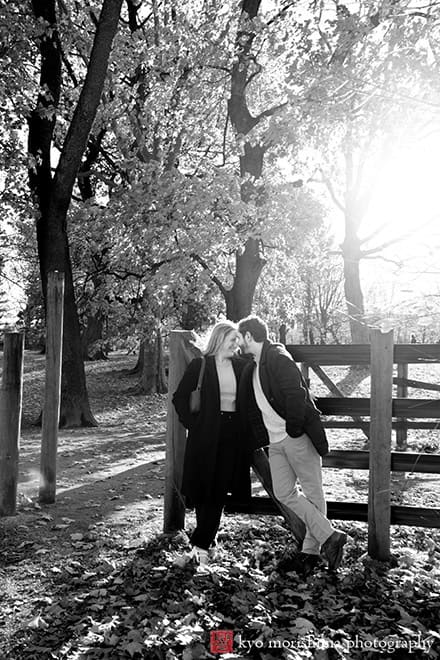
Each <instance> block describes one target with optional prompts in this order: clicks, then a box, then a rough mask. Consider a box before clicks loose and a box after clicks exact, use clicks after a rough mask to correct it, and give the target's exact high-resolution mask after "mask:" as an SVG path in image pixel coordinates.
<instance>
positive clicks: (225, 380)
mask: <svg viewBox="0 0 440 660" xmlns="http://www.w3.org/2000/svg"><path fill="white" fill-rule="evenodd" d="M215 366H216V367H217V375H218V384H219V387H220V410H223V411H225V412H234V411H235V409H236V405H235V400H236V398H237V379H236V378H235V373H234V368H233V366H232V362H231V360H224V361H222V362H219V361H217V360H216V361H215Z"/></svg>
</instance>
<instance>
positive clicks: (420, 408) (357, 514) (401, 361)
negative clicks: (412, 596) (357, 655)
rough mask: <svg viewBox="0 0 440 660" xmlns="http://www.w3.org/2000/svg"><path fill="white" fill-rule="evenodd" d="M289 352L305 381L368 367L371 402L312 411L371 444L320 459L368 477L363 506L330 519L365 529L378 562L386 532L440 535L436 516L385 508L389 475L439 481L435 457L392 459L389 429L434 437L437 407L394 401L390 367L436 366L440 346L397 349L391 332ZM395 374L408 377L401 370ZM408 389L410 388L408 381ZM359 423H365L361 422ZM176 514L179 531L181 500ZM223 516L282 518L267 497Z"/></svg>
mask: <svg viewBox="0 0 440 660" xmlns="http://www.w3.org/2000/svg"><path fill="white" fill-rule="evenodd" d="M287 349H288V350H289V352H290V353H291V354H292V356H293V357H294V359H295V361H296V362H298V363H301V367H302V371H303V373H304V374H305V375H306V377H307V375H308V369H310V368H311V369H313V368H316V371H318V372H319V370H321V375H322V372H323V370H322V367H323V366H341V365H343V366H348V365H359V366H367V365H368V366H369V367H370V370H371V398H355V397H352V398H351V397H350V398H348V397H343V396H332V397H320V398H318V399H317V406H318V408H319V409H320V410H321V411H322V413H323V415H324V418H323V419H324V422H325V425H326V426H327V427H328V428H361V429H362V430H363V431H364V433H365V434H366V435H367V436H368V438H369V450H364V451H362V450H357V451H350V450H334V451H331V452H330V454H329V455H328V456H326V457H325V458H324V459H323V466H324V467H328V468H338V469H355V470H369V493H368V502H365V503H364V502H348V501H347V502H335V501H329V502H327V509H328V516H329V517H330V518H333V519H338V520H358V521H368V525H369V529H368V535H369V542H368V551H369V554H370V555H371V556H372V557H375V558H377V559H382V560H386V559H387V558H389V555H390V534H389V531H390V530H389V525H390V524H396V525H413V526H419V527H435V528H440V509H436V508H422V507H412V506H400V505H394V504H391V502H390V478H391V472H399V471H402V472H414V473H431V474H433V473H434V474H440V456H439V455H437V454H425V453H410V452H399V451H396V452H395V451H391V431H392V429H400V430H402V429H403V430H404V431H405V433H406V430H407V429H413V428H417V429H435V428H437V427H438V426H439V420H440V400H437V399H411V398H406V397H399V398H396V397H395V398H393V396H392V388H393V382H394V383H395V379H394V378H393V365H394V364H397V365H408V364H432V363H440V345H439V344H433V345H422V344H408V345H406V344H397V345H394V344H393V339H392V332H391V333H386V334H383V333H381V332H379V331H374V332H373V333H372V337H371V345H330V346H327V345H326V346H304V345H289V346H287ZM172 363H173V357H172V356H171V362H170V370H172V372H173V374H174V376H173V383H172V385H171V389H172V387H173V385H177V382H178V380H179V379H180V377H181V376H182V373H183V370H184V367H185V364H183V363H181V364H180V365H179V367H178V368H177V369H176V366H175V365H174V366H172ZM318 367H319V369H318ZM399 371H400V373H405V370H402V369H400V370H399ZM406 373H407V372H406ZM324 376H325V378H324V381H327V385H330V386H331V385H332V383H330V382H329V381H330V379H329V378H328V377H327V375H326V374H324ZM399 378H400V379H402V378H403V377H402V376H399ZM404 380H406V379H404ZM395 384H396V383H395ZM397 384H398V383H397ZM400 384H401V385H402V381H401V382H400ZM403 384H405V383H403ZM422 385H428V387H426V388H425V389H434V387H432V388H430V387H429V384H427V383H422ZM408 386H409V387H411V386H412V385H411V381H409V385H408ZM334 387H335V388H336V386H334ZM333 391H337V388H336V389H335V390H333ZM401 391H402V390H400V392H401ZM171 394H172V392H171ZM327 416H331V417H338V418H341V417H350V418H351V420H350V421H349V420H342V419H326V417H327ZM364 417H366V418H368V419H367V420H365V419H362V418H364ZM408 418H409V419H408ZM426 420H429V421H426ZM434 420H436V421H434ZM175 425H176V420H175V417H174V416H173V414H172V411H171V412H170V417H169V424H168V449H167V466H168V467H167V474H168V480H167V481H168V503H167V501H166V502H165V528H167V527H168V528H169V529H170V527H172V525H171V526H170V524H169V523H170V521H173V522H174V523H175V522H176V515H175V514H176V509H175V508H174V507H173V504H172V502H173V499H174V501H175V502H176V497H177V496H176V492H177V491H176V483H178V482H179V479H178V477H179V475H180V471H181V465H182V461H183V451H184V431H183V429H182V428H180V429H178V430H177V431H176V426H175ZM173 428H174V431H173ZM176 432H177V433H178V434H179V438H180V440H179V442H178V446H179V450H178V451H179V458H178V460H177V464H176V465H175V469H173V467H172V464H171V463H172V461H173V460H174V461H175V459H176V453H175V452H176V449H175V448H176V437H174V436H175V433H176ZM166 499H167V498H166ZM176 506H177V508H178V509H179V511H180V513H179V515H178V516H177V518H178V519H179V524H180V525H181V526H183V515H184V513H183V509H182V506H183V505H182V502H181V500H180V499H179V501H178V502H176ZM227 510H228V511H230V512H237V513H239V512H244V511H246V512H247V513H249V512H250V513H257V514H268V513H273V514H275V513H279V509H278V508H277V506H276V504H275V503H274V501H273V499H271V498H268V497H254V498H252V501H251V506H250V507H249V506H247V507H246V508H241V509H240V507H237V506H236V505H232V503H231V502H228V504H227ZM167 523H168V524H167Z"/></svg>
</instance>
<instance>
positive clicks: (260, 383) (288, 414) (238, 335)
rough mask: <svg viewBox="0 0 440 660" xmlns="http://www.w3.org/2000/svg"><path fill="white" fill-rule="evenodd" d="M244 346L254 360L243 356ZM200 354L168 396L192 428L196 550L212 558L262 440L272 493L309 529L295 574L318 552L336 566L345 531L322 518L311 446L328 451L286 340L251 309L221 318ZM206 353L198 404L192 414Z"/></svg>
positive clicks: (188, 460)
mask: <svg viewBox="0 0 440 660" xmlns="http://www.w3.org/2000/svg"><path fill="white" fill-rule="evenodd" d="M240 349H241V352H242V353H244V354H248V355H250V356H252V357H253V360H252V361H250V360H248V359H245V358H243V357H240V355H239V351H240ZM203 354H204V358H196V359H194V360H193V361H192V362H191V363H190V365H189V366H188V368H187V370H186V372H185V374H184V376H183V378H182V380H181V382H180V384H179V386H178V388H177V390H176V392H175V394H174V396H173V404H174V406H175V408H176V411H177V414H178V416H179V419H180V421H181V422H182V424H183V425H184V426H185V428H186V429H188V440H187V446H186V452H185V461H184V470H183V482H182V493H183V494H184V495H185V496H186V497H187V499H188V501H189V502H190V503H191V504H193V505H194V507H195V512H196V528H195V530H194V532H193V534H192V536H191V544H192V546H193V551H192V555H193V557H194V558H195V560H196V561H197V562H198V563H199V564H201V565H206V564H207V563H208V550H209V548H210V546H211V545H212V544H213V543H214V541H215V537H216V534H217V530H218V528H219V525H220V520H221V515H222V511H223V507H224V504H225V498H226V495H227V494H228V493H231V494H232V497H233V498H234V499H236V500H238V501H244V500H246V499H248V498H249V497H250V474H249V472H250V470H249V466H250V454H251V452H252V451H253V450H255V449H259V448H261V447H267V446H268V447H269V463H270V469H271V475H272V482H273V490H274V493H275V495H276V497H277V498H278V499H279V500H280V501H281V502H282V503H283V504H285V505H286V506H287V507H290V509H292V510H293V511H294V512H295V513H296V515H297V516H299V518H301V520H302V521H303V522H304V524H305V526H306V536H305V538H304V541H303V545H302V550H301V553H300V554H299V557H298V560H299V561H298V566H299V569H298V570H299V572H301V573H303V574H304V575H308V574H310V573H311V572H312V571H313V569H314V568H315V566H316V565H317V564H318V563H319V561H320V553H322V555H323V557H324V558H325V559H326V560H327V562H328V567H329V569H330V570H335V569H337V568H338V566H339V565H340V563H341V560H342V554H343V546H344V544H345V542H346V535H345V534H344V533H343V532H340V531H338V530H336V529H335V528H334V527H333V526H332V525H331V524H330V522H329V520H328V519H327V517H326V516H325V511H326V505H325V500H324V493H323V488H322V473H321V457H320V454H319V453H318V451H317V449H318V450H319V451H320V452H321V453H322V454H323V453H326V448H327V442H326V439H325V432H324V429H323V427H322V423H321V420H320V417H319V412H318V410H317V409H316V407H315V405H314V404H313V402H312V400H311V398H310V394H309V392H308V389H307V386H306V384H305V382H304V380H303V378H302V376H301V373H300V371H299V369H298V367H297V365H296V364H295V362H294V361H293V359H292V357H291V356H290V354H289V353H288V351H287V350H286V349H285V348H284V346H282V345H281V344H274V343H272V342H270V341H269V340H268V330H267V325H266V324H265V323H264V322H263V321H262V320H261V319H259V318H258V317H257V316H249V317H247V318H245V319H243V320H241V321H240V322H239V323H238V325H236V324H234V323H232V322H230V321H221V322H220V323H217V325H215V326H214V328H213V330H212V332H211V335H210V338H209V341H208V343H207V346H206V349H205V350H204V351H203ZM203 360H204V366H205V371H204V374H203V380H202V386H201V406H200V411H199V412H198V413H191V411H190V405H189V401H190V396H191V392H192V391H193V390H195V389H196V387H197V383H198V379H199V374H200V370H201V368H202V362H203ZM306 431H307V432H306ZM312 441H313V442H312ZM315 445H316V447H317V449H315ZM297 482H299V483H300V484H301V487H302V493H301V492H300V491H299V490H298V483H297Z"/></svg>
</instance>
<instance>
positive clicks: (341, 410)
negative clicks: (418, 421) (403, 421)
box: [315, 397, 440, 418]
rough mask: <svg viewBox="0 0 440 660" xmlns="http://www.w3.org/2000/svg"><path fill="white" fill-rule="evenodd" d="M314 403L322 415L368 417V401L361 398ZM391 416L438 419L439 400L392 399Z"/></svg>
mask: <svg viewBox="0 0 440 660" xmlns="http://www.w3.org/2000/svg"><path fill="white" fill-rule="evenodd" d="M315 402H316V405H317V407H318V408H319V410H320V411H321V413H322V414H323V415H340V416H346V417H353V415H356V416H358V415H359V416H363V417H365V416H367V417H368V416H369V415H370V399H366V398H362V397H359V398H355V397H346V398H341V397H317V398H316V399H315ZM392 416H393V417H413V418H420V417H428V418H429V417H431V418H432V417H438V418H440V399H392Z"/></svg>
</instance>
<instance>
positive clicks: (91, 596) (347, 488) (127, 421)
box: [0, 353, 440, 660]
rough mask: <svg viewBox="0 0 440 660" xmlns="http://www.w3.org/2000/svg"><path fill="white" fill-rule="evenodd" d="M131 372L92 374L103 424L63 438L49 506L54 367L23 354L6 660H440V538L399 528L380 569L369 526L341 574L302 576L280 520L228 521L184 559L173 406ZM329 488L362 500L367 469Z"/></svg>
mask: <svg viewBox="0 0 440 660" xmlns="http://www.w3.org/2000/svg"><path fill="white" fill-rule="evenodd" d="M132 361H133V360H131V362H132ZM129 362H130V360H128V359H127V357H126V356H122V355H118V356H112V359H111V360H109V361H107V362H99V363H94V364H89V365H87V371H88V384H89V390H90V395H91V401H92V407H93V410H94V412H95V413H96V416H97V419H98V421H99V423H100V426H99V428H97V429H86V430H84V429H78V430H75V431H62V432H60V440H59V468H58V494H57V502H56V504H55V505H52V506H44V507H43V508H40V506H39V505H38V503H37V498H36V494H37V491H38V467H39V443H40V433H39V430H38V429H35V428H34V427H32V426H31V421H32V420H33V419H35V418H36V416H37V414H38V410H39V406H40V405H41V393H42V369H43V367H44V358H43V357H42V356H38V355H36V354H30V353H29V354H27V355H26V367H25V370H26V380H25V383H26V385H25V392H24V424H23V426H24V429H23V437H22V451H21V464H20V487H19V491H20V507H19V512H18V514H17V516H15V517H11V518H4V519H1V520H0V553H1V560H0V562H1V563H0V598H1V610H0V658H5V659H6V658H7V659H8V660H9V659H11V660H21V659H22V658H23V659H35V660H40V659H42V660H45V659H46V658H47V659H49V658H66V659H67V658H68V659H71V660H73V659H79V658H110V659H114V660H118V659H119V658H121V659H122V660H123V659H124V658H134V659H136V658H146V659H151V660H154V659H156V658H157V659H159V660H162V659H163V660H171V659H173V658H179V659H180V658H182V659H183V660H192V659H198V658H200V659H202V658H225V659H229V658H261V659H263V660H270V659H272V658H288V659H296V658H317V659H318V660H324V659H326V658H370V657H371V658H375V657H383V658H406V657H407V658H438V657H440V628H439V621H440V569H439V559H440V533H439V532H438V531H434V530H423V529H415V528H408V527H403V528H396V527H394V528H393V531H392V551H393V555H394V559H395V561H394V562H393V563H392V564H390V565H387V564H385V565H383V564H380V563H376V562H373V561H371V560H370V559H368V557H367V555H366V548H367V538H366V525H364V524H361V523H352V522H350V523H348V522H347V523H340V524H339V526H340V527H341V528H343V529H345V530H346V531H347V532H348V533H349V534H350V536H351V539H352V540H351V541H350V543H349V546H348V548H347V552H346V556H345V560H344V564H343V566H342V568H341V569H340V570H339V571H338V574H337V575H336V576H335V575H332V574H330V573H329V572H328V571H327V570H326V569H325V568H322V569H320V570H318V571H317V572H316V573H315V574H314V575H313V576H311V577H309V578H308V579H307V580H304V579H303V578H299V577H298V576H297V575H296V573H294V572H286V568H283V566H286V561H285V560H286V556H287V559H288V556H289V552H290V550H289V549H290V548H292V537H291V535H290V533H289V531H288V530H287V529H286V528H285V526H284V523H283V521H282V520H281V519H280V518H275V517H265V518H263V517H257V516H231V515H228V516H225V517H224V520H223V524H222V528H221V533H220V537H219V544H218V547H217V550H216V554H215V557H214V558H213V559H212V561H211V564H210V567H209V569H208V571H207V572H200V570H197V569H196V567H195V566H194V565H193V564H192V563H191V562H186V560H185V553H186V552H187V550H188V539H187V536H186V534H185V533H183V532H182V533H180V534H179V535H178V536H176V537H174V538H170V537H166V536H164V535H163V534H162V517H163V484H164V455H165V446H164V431H165V422H166V418H165V409H166V397H160V396H151V397H145V396H140V395H139V394H136V393H135V390H134V386H135V384H136V379H135V378H134V377H133V376H129V375H128V374H127V373H126V372H123V371H122V369H123V368H125V367H128V366H130V364H129ZM343 440H344V442H345V444H347V443H351V444H353V443H355V444H356V443H358V445H359V446H360V443H362V442H363V440H362V438H361V437H359V435H358V437H357V439H356V438H354V439H353V437H346V438H343ZM415 440H416V442H420V443H422V442H424V441H425V440H426V439H423V438H416V439H415ZM340 441H341V433H340V432H339V434H338V436H337V439H332V446H336V445H335V444H334V443H335V442H340ZM431 477H432V475H431ZM325 480H326V491H327V492H328V493H329V497H330V498H331V499H344V498H345V497H346V498H347V499H355V498H356V496H357V498H358V499H362V498H364V497H365V492H366V491H365V488H366V474H365V473H362V472H361V471H356V473H350V471H345V470H344V471H336V470H326V471H325ZM393 488H394V490H395V498H396V499H398V500H399V501H403V500H405V499H408V500H410V503H411V504H414V505H417V504H419V505H424V506H429V505H437V504H438V480H437V481H435V480H434V479H432V478H431V479H426V480H424V479H423V478H420V477H417V478H414V479H413V478H411V475H403V477H399V478H396V479H395V480H394V482H393ZM193 523H194V517H193V514H192V513H188V515H187V528H188V529H190V528H191V526H192V525H193ZM287 566H288V562H287ZM218 631H225V632H224V635H223V636H222V637H221V638H220V637H219V636H218V634H217V636H215V633H218ZM212 633H214V636H212ZM220 642H224V643H225V646H224V647H223V649H224V650H225V651H228V653H226V652H225V653H222V654H218V653H215V651H216V650H217V651H218V650H220V648H221V647H219V646H216V644H218V643H220Z"/></svg>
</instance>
